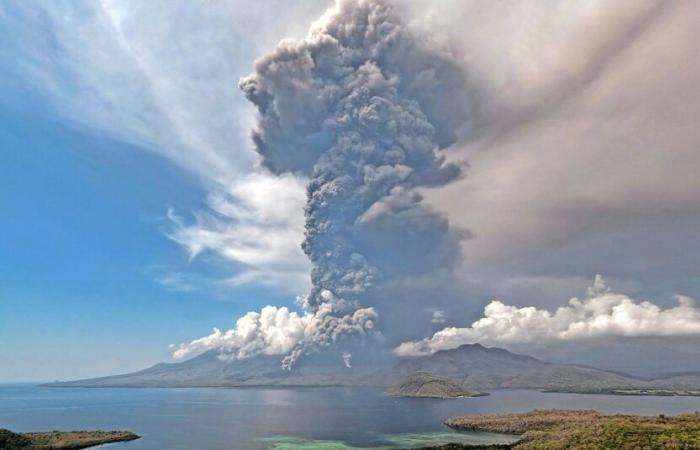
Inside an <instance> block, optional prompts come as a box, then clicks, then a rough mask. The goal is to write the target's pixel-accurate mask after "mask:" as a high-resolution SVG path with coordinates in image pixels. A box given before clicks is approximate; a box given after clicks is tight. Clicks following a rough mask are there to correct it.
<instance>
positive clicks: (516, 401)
mask: <svg viewBox="0 0 700 450" xmlns="http://www.w3.org/2000/svg"><path fill="white" fill-rule="evenodd" d="M535 408H592V409H597V410H601V411H606V412H620V413H636V414H652V415H653V414H667V415H670V414H678V413H682V412H693V411H700V397H619V396H604V395H577V394H544V393H540V392H536V391H522V390H503V391H495V392H493V393H492V394H491V396H488V397H478V398H465V399H457V400H433V399H407V398H392V397H386V396H384V395H382V393H381V391H379V390H375V389H344V388H300V389H73V388H45V387H36V386H28V385H5V386H0V428H9V429H12V430H15V431H42V430H54V429H57V430H80V429H126V430H130V431H133V432H135V433H138V434H140V435H141V436H142V439H139V440H137V441H133V442H129V443H120V444H113V445H109V446H104V447H105V450H106V449H107V448H109V450H234V449H236V450H239V449H241V450H246V449H312V448H313V449H321V448H323V449H336V448H356V447H380V446H391V445H394V446H396V444H397V443H398V444H401V445H419V444H423V443H430V442H441V441H444V440H445V439H447V438H449V437H450V436H453V435H459V438H460V439H454V440H460V441H462V442H474V443H477V442H494V441H496V440H498V439H502V437H501V436H494V435H488V434H471V435H462V434H459V433H452V432H451V431H450V430H449V429H448V428H446V427H445V426H443V425H442V421H443V420H445V419H447V418H449V417H452V416H455V415H460V414H480V413H505V412H523V411H529V410H531V409H535ZM446 433H450V434H447V436H446Z"/></svg>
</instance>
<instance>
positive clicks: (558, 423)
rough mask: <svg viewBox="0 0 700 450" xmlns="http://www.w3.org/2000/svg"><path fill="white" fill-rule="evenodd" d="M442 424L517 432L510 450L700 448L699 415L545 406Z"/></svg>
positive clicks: (473, 429)
mask: <svg viewBox="0 0 700 450" xmlns="http://www.w3.org/2000/svg"><path fill="white" fill-rule="evenodd" d="M446 423H447V425H449V426H451V427H453V428H455V429H460V430H472V431H490V432H501V433H513V434H521V435H522V438H521V439H520V441H518V442H517V443H516V444H515V445H513V446H512V448H513V449H514V450H534V449H537V450H558V449H581V450H583V449H586V450H588V449H591V450H598V449H600V450H602V449H629V450H632V449H634V450H637V449H700V413H695V414H685V415H680V416H672V417H665V416H663V415H661V416H627V415H606V414H601V413H598V412H596V411H563V410H547V411H531V412H529V413H525V414H508V415H500V416H499V415H496V416H462V417H456V418H453V419H450V420H448V421H447V422H446ZM464 448H469V447H464Z"/></svg>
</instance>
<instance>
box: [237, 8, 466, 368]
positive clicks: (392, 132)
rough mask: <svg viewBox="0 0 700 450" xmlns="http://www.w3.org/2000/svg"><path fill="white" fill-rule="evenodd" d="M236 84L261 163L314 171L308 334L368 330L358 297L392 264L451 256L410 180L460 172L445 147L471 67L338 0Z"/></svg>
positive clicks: (390, 271)
mask: <svg viewBox="0 0 700 450" xmlns="http://www.w3.org/2000/svg"><path fill="white" fill-rule="evenodd" d="M240 88H241V89H242V91H243V92H244V93H245V95H246V97H247V98H248V99H249V100H250V101H251V102H252V103H253V104H254V105H255V106H256V107H257V109H258V112H259V115H258V123H257V127H256V128H255V129H254V130H253V133H252V136H253V141H254V145H255V148H256V151H257V152H258V153H259V154H260V156H261V157H262V164H263V165H264V166H265V167H267V168H269V169H270V170H272V171H273V172H275V173H282V172H295V173H302V174H304V175H305V176H307V177H308V178H309V179H310V181H309V183H308V187H307V204H306V209H305V214H306V232H305V240H304V242H303V249H304V251H305V253H306V254H307V255H308V257H309V258H310V260H311V262H312V264H313V270H312V274H311V278H312V283H313V288H312V290H311V292H310V293H309V294H308V296H307V297H306V298H305V299H304V301H303V306H304V309H305V311H306V312H307V313H312V314H315V315H318V316H319V317H320V319H319V320H320V322H321V323H320V324H319V327H318V329H317V330H315V332H314V335H313V337H312V338H311V342H309V341H308V340H307V341H305V342H302V343H301V344H300V345H299V346H297V348H295V349H294V350H293V351H292V352H291V353H290V354H289V355H288V356H287V358H285V365H287V366H289V365H290V364H292V363H293V362H294V360H295V359H296V358H297V357H298V356H299V355H300V354H301V353H303V351H304V347H305V346H306V345H314V344H323V343H328V342H329V341H330V340H335V339H337V338H338V336H339V334H340V333H341V332H343V330H350V331H359V332H361V333H362V332H367V331H370V330H371V328H372V327H373V324H374V321H375V320H376V313H375V310H374V309H373V308H371V307H369V308H362V307H361V305H362V300H363V299H364V298H365V297H366V293H367V291H368V290H369V289H371V288H372V287H373V286H374V285H376V284H377V283H378V282H380V281H381V280H383V279H385V278H387V277H395V276H401V275H406V274H411V273H422V272H425V271H428V270H433V269H436V268H441V267H451V266H452V265H453V264H454V263H455V261H457V260H458V259H459V245H458V244H459V242H458V241H459V239H460V236H459V233H457V232H455V231H454V230H452V229H450V227H449V224H448V222H447V220H446V219H445V218H443V217H442V216H440V215H439V214H437V213H435V212H433V211H431V210H430V209H429V208H428V207H426V206H424V205H423V203H422V198H421V196H420V195H419V194H418V193H417V192H416V191H415V188H419V187H427V186H437V185H441V184H444V183H447V182H449V181H451V180H453V179H455V178H456V177H458V176H459V175H460V169H459V168H458V167H457V166H455V165H453V164H449V163H446V162H445V159H444V157H443V156H440V155H438V152H437V151H438V150H439V149H441V148H444V147H446V146H448V145H450V144H452V143H453V142H454V141H455V140H456V139H457V133H458V131H459V128H460V127H461V126H462V125H463V124H464V123H465V122H466V120H467V116H468V114H467V113H468V112H467V111H466V110H465V108H466V105H467V99H466V91H465V79H464V74H463V72H462V71H461V70H460V69H459V67H458V66H457V65H456V64H455V63H454V61H453V59H452V57H451V55H450V54H449V52H447V51H446V50H445V49H444V48H442V47H441V46H439V45H438V44H436V43H435V42H433V41H430V40H429V39H427V38H425V37H421V36H419V35H417V34H416V33H413V32H412V31H411V30H409V28H408V27H407V26H406V24H404V23H403V22H402V20H401V19H400V17H399V15H398V14H397V11H396V9H395V8H394V7H393V6H391V5H390V4H387V3H386V2H384V1H379V0H359V1H358V0H347V1H340V2H339V3H338V4H337V5H336V7H335V8H334V9H332V10H331V11H329V12H328V13H327V14H326V15H325V16H324V17H323V18H322V19H321V21H319V22H317V23H316V24H315V25H314V27H312V29H311V31H310V33H309V35H308V37H307V38H306V39H304V40H301V41H297V40H284V41H282V42H281V43H280V44H279V46H278V47H277V48H276V49H275V50H274V51H273V52H272V53H270V54H269V55H267V56H265V57H263V58H262V59H260V60H259V61H258V62H257V63H256V66H255V73H254V74H252V75H250V76H248V77H246V78H244V79H242V80H241V82H240Z"/></svg>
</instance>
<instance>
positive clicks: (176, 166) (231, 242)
mask: <svg viewBox="0 0 700 450" xmlns="http://www.w3.org/2000/svg"><path fill="white" fill-rule="evenodd" d="M349 1H350V0H349ZM555 3H556V7H550V5H549V4H548V5H544V4H542V5H538V4H534V5H533V3H532V2H527V1H523V2H506V3H501V2H489V3H486V2H483V1H481V0H473V1H472V0H444V1H442V2H430V1H428V0H406V1H402V2H400V5H401V6H400V12H401V14H403V15H404V16H405V17H406V18H407V22H408V23H409V26H410V27H411V29H412V30H414V31H416V32H417V33H419V34H420V33H430V36H432V37H431V39H430V40H429V41H430V42H431V43H438V44H439V46H444V47H445V48H450V49H451V50H454V54H455V55H457V56H456V58H457V61H458V64H459V67H460V68H461V69H463V70H464V73H465V74H467V75H468V76H467V82H468V83H467V84H468V86H467V90H468V94H469V95H468V97H469V101H470V102H471V103H470V104H469V105H467V106H468V107H467V108H466V109H467V110H469V111H470V113H471V114H472V115H473V117H472V119H473V124H472V125H474V126H475V127H476V128H471V129H470V131H469V132H465V133H464V136H462V137H461V139H460V141H458V142H457V143H455V144H454V145H452V146H451V147H450V148H448V149H446V151H445V154H446V155H447V156H448V158H449V159H450V160H452V161H456V162H460V163H463V166H464V167H465V168H467V170H466V176H464V177H462V178H460V179H459V180H457V181H455V182H452V183H450V184H447V185H446V186H444V187H442V188H439V189H426V190H425V192H423V194H424V195H425V198H426V202H427V203H428V204H429V205H430V206H431V208H434V210H435V211H437V212H439V213H440V214H442V215H444V217H445V218H447V219H449V221H450V223H451V224H452V225H453V226H454V227H458V228H462V229H464V230H468V231H469V233H468V234H467V235H468V236H470V237H469V239H465V240H464V241H463V242H462V243H461V248H462V254H463V261H460V264H459V267H458V268H457V269H455V270H456V272H455V273H454V274H453V275H454V277H453V278H450V280H449V282H448V281H445V279H440V278H437V279H430V277H425V279H423V278H421V277H418V279H416V280H413V279H411V280H404V281H406V282H407V283H408V285H410V286H412V287H413V292H412V293H411V294H412V296H410V299H405V298H403V297H401V296H398V297H399V298H398V299H394V298H391V299H388V300H385V301H383V302H381V304H379V305H371V306H377V307H378V308H379V309H380V316H379V317H380V319H379V320H380V323H382V322H383V324H384V326H385V328H384V329H383V331H384V334H385V335H386V337H387V339H388V340H387V342H388V343H389V344H387V345H391V346H394V345H398V344H400V343H401V340H406V339H408V340H409V341H407V342H408V343H409V344H411V345H415V346H416V347H415V348H416V349H417V350H415V351H419V352H426V351H427V352H429V351H433V350H434V349H436V348H445V345H448V346H449V345H455V342H457V343H459V342H462V341H463V340H464V339H474V336H478V338H479V339H480V340H483V342H486V343H491V344H493V345H503V346H507V347H508V348H511V349H514V350H518V351H524V352H528V353H533V354H536V355H539V356H542V355H547V356H548V357H549V356H551V357H552V358H558V359H560V360H563V361H568V360H569V359H574V360H576V361H585V362H587V363H590V364H598V365H606V367H609V368H614V369H619V370H624V369H625V367H623V366H622V365H616V361H615V358H612V357H608V356H606V354H605V352H601V351H600V350H599V349H600V346H599V344H596V346H594V347H595V348H596V349H597V350H596V351H595V352H591V351H590V349H591V348H593V347H590V346H589V344H590V342H589V343H587V341H586V339H587V338H590V336H588V337H585V336H584V337H583V338H580V339H579V338H576V339H574V340H572V341H570V342H568V343H562V342H560V341H558V340H557V339H558V338H557V337H556V336H555V337H552V336H550V335H547V334H544V335H541V336H538V338H537V340H536V342H533V341H527V339H525V338H528V336H525V338H523V339H520V338H522V336H520V335H518V333H514V336H516V337H518V339H520V340H517V339H515V340H513V341H507V342H506V341H503V340H502V339H501V340H499V339H498V338H499V336H498V333H495V334H494V333H492V330H488V329H487V330H485V331H484V330H482V331H483V332H482V331H479V330H475V328H474V327H473V326H471V325H470V324H472V322H473V321H475V320H477V319H479V318H482V317H483V316H484V315H485V314H486V313H485V312H484V306H485V305H487V304H490V302H491V301H492V300H494V299H498V300H501V301H503V302H504V304H505V305H507V306H512V308H513V309H512V310H509V311H510V313H509V314H511V313H512V316H508V318H509V319H511V320H512V321H513V323H515V324H516V325H517V324H518V323H519V322H518V320H520V319H521V318H522V317H521V316H522V314H521V313H523V311H524V310H521V309H518V308H523V307H535V308H536V309H537V311H538V312H539V313H542V314H544V312H543V311H545V310H548V311H554V310H555V309H556V308H558V307H562V306H566V305H568V300H569V299H570V298H571V297H574V296H577V297H579V298H586V299H587V300H590V301H591V302H592V303H588V304H589V305H592V304H593V303H595V300H596V299H600V298H603V300H602V301H603V302H607V301H611V302H613V303H612V304H615V305H618V304H624V305H632V306H633V307H634V308H633V309H632V310H631V312H634V313H635V314H639V317H643V318H645V320H646V319H648V320H647V322H646V323H652V324H653V326H652V327H651V329H649V328H644V329H642V328H640V327H639V326H638V325H639V323H640V321H637V322H634V321H632V322H631V323H623V324H617V325H619V326H618V328H617V329H614V330H612V331H611V330H604V331H602V332H600V333H599V334H596V335H595V336H593V337H595V338H602V339H604V340H605V339H609V341H605V342H606V343H607V344H609V346H610V348H611V349H612V348H613V347H614V346H615V345H617V344H616V343H618V344H619V345H620V346H618V347H616V348H617V350H620V349H621V348H624V349H625V352H627V350H628V349H631V350H630V351H639V352H643V351H646V349H647V348H648V346H649V345H650V344H649V340H648V339H651V338H653V339H656V340H657V341H658V342H657V344H655V345H656V347H654V348H655V349H656V350H655V351H656V353H655V355H656V357H658V358H661V359H663V358H664V357H668V358H671V359H669V364H677V363H678V364H680V363H681V362H687V361H688V360H692V359H693V358H694V357H695V356H697V357H698V358H700V345H697V344H698V342H697V335H698V333H697V332H696V331H695V330H697V329H698V328H697V327H700V312H699V310H698V308H696V307H693V306H687V308H685V309H683V308H682V309H680V310H673V309H672V308H673V307H674V305H676V304H677V303H678V299H677V298H675V297H674V296H676V295H680V296H683V297H679V298H681V299H692V298H695V299H698V298H700V274H699V273H698V270H697V267H699V266H700V248H698V246H699V245H700V231H699V230H700V200H699V199H700V178H699V177H698V176H697V174H698V173H700V157H698V155H699V154H700V153H699V152H698V150H697V145H698V142H700V133H699V132H698V127H697V124H696V123H695V122H696V118H697V117H698V116H700V91H698V89H697V86H696V81H697V79H698V76H700V64H698V61H700V51H699V49H698V47H697V45H695V42H696V36H695V34H696V30H697V24H698V22H700V7H697V6H696V4H694V3H692V2H685V3H677V4H669V3H664V2H658V1H656V0H649V1H644V2H636V3H635V4H634V7H624V6H621V5H620V6H619V5H617V4H616V5H611V4H610V3H609V2H606V1H599V0H591V1H590V2H580V3H576V4H571V3H570V2H567V1H564V0H562V1H561V2H555ZM332 5H333V1H332V0H314V1H308V2H303V3H301V2H288V1H286V0H268V1H264V2H255V3H254V4H253V3H252V2H249V1H247V0H226V1H221V2H214V3H211V2H210V3H196V2H191V1H189V0H182V1H171V0H167V1H166V0H163V1H160V0H154V1H149V2H142V1H139V0H102V1H99V2H87V1H84V2H82V1H67V0H66V1H60V0H59V1H41V0H36V1H34V0H27V1H22V2H14V3H10V2H6V3H4V4H2V5H0V58H2V60H3V62H4V63H3V66H2V69H0V214H1V219H0V361H2V364H0V381H17V380H50V379H69V378H79V377H88V376H99V375H108V374H112V373H115V372H126V371H130V370H136V369H141V368H144V367H146V366H149V365H151V364H154V363H157V362H161V361H171V360H172V357H173V351H174V350H173V348H169V345H170V344H175V345H177V346H180V345H181V344H183V346H182V347H178V348H180V349H182V351H183V354H186V355H188V356H189V355H191V354H195V353H196V352H197V351H201V350H203V349H205V348H210V347H212V346H215V345H229V346H232V347H233V348H237V347H236V346H240V345H241V344H240V343H239V341H240V340H241V339H242V338H241V337H240V336H241V335H242V334H244V333H243V331H242V330H243V328H241V327H238V326H236V325H235V321H236V319H237V318H240V317H246V318H248V319H251V318H253V319H251V320H253V322H255V320H257V321H258V322H255V323H256V326H257V327H258V328H256V333H257V332H259V333H260V335H258V334H255V333H253V334H254V336H253V337H254V338H258V337H260V336H267V337H266V338H265V339H267V338H268V337H269V335H265V332H266V330H265V329H263V327H262V325H261V324H260V323H259V322H260V321H259V315H260V314H259V313H258V312H257V311H260V310H261V308H263V307H264V306H266V305H271V306H272V308H271V309H267V310H266V311H267V312H268V313H269V314H271V315H272V316H274V318H275V319H274V320H273V319H270V320H272V322H271V323H272V324H273V326H272V328H271V330H272V334H273V335H275V336H277V335H279V336H282V337H283V338H287V337H289V336H288V335H287V334H285V333H287V332H289V331H290V330H289V329H287V328H285V326H287V325H288V324H292V325H294V326H295V327H296V326H302V327H303V326H305V325H308V323H309V321H312V320H313V318H314V316H313V314H311V315H308V314H307V315H305V314H306V313H308V311H306V312H305V311H302V310H301V309H300V308H299V307H298V306H297V305H296V304H295V299H296V297H297V296H300V295H304V294H306V293H307V292H308V290H309V288H310V281H309V271H310V268H311V266H310V264H309V262H308V261H307V258H306V256H305V255H304V254H303V253H302V251H301V249H300V247H299V244H300V243H301V241H302V240H303V238H304V215H303V207H304V204H305V183H306V181H307V180H306V179H305V178H304V177H303V176H299V175H292V174H281V175H279V176H277V175H273V174H271V173H269V172H266V171H264V170H262V169H261V168H260V167H259V164H258V160H257V158H256V155H255V153H254V152H253V150H252V144H251V142H250V138H249V136H250V130H251V128H253V127H254V126H255V120H256V119H255V117H256V116H255V109H254V108H253V106H252V105H250V104H249V103H248V102H247V101H246V100H245V98H244V97H243V95H242V94H241V93H240V91H239V89H238V87H237V85H238V82H239V80H240V78H241V77H244V76H246V75H248V74H250V73H251V72H252V71H253V70H254V69H253V68H254V63H255V60H256V59H257V58H259V57H261V56H263V55H265V54H267V53H269V52H270V51H272V50H273V49H274V48H275V46H276V45H277V44H278V42H279V41H280V40H281V39H283V38H289V37H291V38H295V39H303V38H304V36H306V34H307V30H308V29H309V25H310V24H311V23H312V22H313V21H314V20H316V19H318V18H319V17H320V16H321V15H322V14H323V12H324V11H325V10H326V9H327V8H328V7H330V6H332ZM628 6H629V5H628ZM319 23H321V24H323V23H325V22H319ZM317 26H318V25H317ZM420 35H421V36H422V34H420ZM441 48H442V47H441ZM597 274H602V275H603V276H604V277H605V278H606V279H607V280H608V282H609V284H610V289H612V290H610V291H606V290H605V289H603V287H601V286H604V283H603V282H602V281H600V280H599V279H598V278H596V275H597ZM594 280H598V281H600V283H598V281H596V283H598V284H599V286H598V291H595V289H594V290H593V291H595V292H597V293H598V294H601V293H604V295H603V294H601V295H602V297H600V296H599V297H596V296H595V295H593V296H592V297H591V298H588V297H586V295H588V294H586V292H587V290H586V289H587V287H589V286H591V284H593V283H594ZM411 283H415V284H411ZM421 283H424V284H421ZM605 286H607V285H605ZM606 289H607V288H606ZM588 292H589V293H590V292H592V291H588ZM607 295H611V296H612V297H606V296H607ZM645 301H648V302H650V303H648V304H649V305H652V307H651V308H650V309H647V310H640V309H635V308H637V307H638V306H640V305H647V303H644V302H645ZM683 302H685V300H682V301H681V303H683ZM683 304H685V303H683ZM364 306H370V305H364ZM656 307H658V308H657V309H654V308H656ZM625 311H626V310H625ZM669 311H670V313H669ZM680 313H683V314H685V317H686V318H688V323H687V324H685V325H684V326H687V328H685V329H684V330H685V331H683V332H682V333H681V335H680V336H679V335H678V333H677V332H675V331H669V329H670V328H669V325H668V324H669V323H671V322H673V321H674V320H675V319H677V318H678V314H680ZM382 314H383V316H382ZM606 314H607V313H606ZM599 317H603V318H604V319H606V320H607V319H609V317H607V316H605V314H603V316H599ZM696 317H697V318H696ZM595 318H596V316H595V315H594V316H591V317H587V318H586V319H585V320H584V323H583V325H590V323H593V321H594V319H595ZM589 319H590V320H589ZM275 321H278V322H279V323H277V322H275ZM587 321H588V322H587ZM397 323H398V324H399V325H400V326H399V327H396V326H395V324H397ZM407 323H408V324H411V326H406V324H407ZM522 325H523V326H522V327H521V328H522V329H526V328H527V327H526V324H525V322H523V324H522ZM568 325H570V324H569V323H568V322H566V321H564V322H563V323H559V322H556V321H555V322H552V323H551V327H550V328H551V329H556V328H557V327H562V326H564V327H565V326H568ZM447 326H453V327H455V329H456V330H457V332H456V334H455V336H447V338H449V339H445V340H444V341H442V340H441V339H443V338H446V335H445V334H437V335H434V336H433V333H435V332H437V331H439V330H440V329H441V328H443V327H447ZM213 327H218V328H220V329H221V330H223V333H226V332H227V331H228V332H229V333H228V334H226V335H225V336H224V337H221V336H219V335H216V333H214V334H213V335H211V336H210V335H209V333H210V332H211V329H212V328H213ZM392 327H394V329H393V330H392V329H391V328H392ZM291 328H294V327H290V329H291ZM399 328H400V331H401V332H400V333H398V332H397V330H398V329H399ZM671 328H672V327H671ZM294 329H295V330H296V328H294ZM620 329H624V330H625V333H628V334H626V335H625V337H624V339H627V340H625V341H624V342H621V341H620V339H622V338H621V337H620V334H621V332H620ZM292 331H294V330H292ZM595 333H598V332H597V331H596V332H595ZM595 333H593V334H595ZM674 333H675V334H674ZM253 334H251V335H253ZM623 334H624V333H623ZM399 335H400V337H401V340H398V339H399V338H398V336H399ZM212 336H214V338H212ZM226 336H227V337H226ZM392 336H393V337H395V338H396V339H397V341H396V342H393V341H392ZM669 336H670V337H669ZM200 337H204V340H199V341H197V339H198V338H200ZM641 337H644V338H647V340H646V341H644V342H642V341H641V340H640V341H637V340H635V339H637V338H641ZM671 338H673V339H671ZM460 339H461V340H460ZM489 339H491V341H489ZM674 339H675V340H674ZM273 340H274V339H273ZM192 341H194V342H193V343H192V344H188V343H189V342H192ZM526 341H527V342H526ZM290 342H291V343H292V344H294V343H295V342H296V341H293V340H292V341H290ZM445 342H447V343H445ZM265 343H266V345H267V344H270V342H268V341H265ZM591 345H593V344H591ZM270 346H273V345H272V344H270ZM409 347H410V345H409V346H408V347H405V348H409ZM265 348H268V347H265ZM284 348H285V349H286V348H287V346H284ZM411 348H413V347H411ZM671 348H672V349H673V351H670V350H669V349H671ZM538 352H540V353H538ZM611 352H612V353H611V354H614V352H613V351H612V350H611ZM649 352H651V350H649ZM619 353H620V351H618V354H619ZM275 354H276V353H275ZM673 355H680V356H678V357H676V356H673ZM567 358H568V359H567ZM673 358H676V359H673ZM620 364H622V363H620ZM635 364H637V363H635ZM637 366H639V364H637ZM637 366H635V367H637ZM687 368H689V369H692V367H687ZM647 369H648V368H647ZM696 369H700V367H697V368H696Z"/></svg>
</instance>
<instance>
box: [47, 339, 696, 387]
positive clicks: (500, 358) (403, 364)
mask: <svg viewBox="0 0 700 450" xmlns="http://www.w3.org/2000/svg"><path fill="white" fill-rule="evenodd" d="M312 359H313V358H312ZM416 373H426V374H430V375H431V376H435V377H442V378H446V379H449V380H451V381H453V382H454V383H456V384H457V385H459V386H460V387H461V388H462V389H465V390H472V391H483V390H488V389H502V388H518V389H544V390H557V391H562V390H564V391H565V390H573V391H579V392H580V391H587V390H591V391H599V390H601V389H611V388H660V387H670V386H673V387H676V386H681V387H686V388H689V387H690V388H696V387H697V386H700V376H698V375H696V374H695V373H694V372H691V373H684V374H674V375H675V377H669V378H664V379H654V380H642V379H639V378H636V377H634V376H630V375H627V374H622V373H618V372H612V371H606V370H602V369H597V368H594V367H588V366H582V365H567V364H556V363H550V362H546V361H542V360H540V359H537V358H534V357H532V356H528V355H521V354H517V353H513V352H510V351H508V350H505V349H502V348H498V347H484V346H483V345H481V344H478V343H475V344H465V345H462V346H460V347H457V348H455V349H449V350H440V351H438V352H436V353H434V354H432V355H429V356H420V357H412V358H403V359H399V361H398V362H397V363H396V364H394V365H391V366H386V367H379V368H377V367H371V366H357V367H345V366H344V365H342V364H340V363H338V362H337V361H335V360H333V361H331V362H328V361H325V362H324V361H323V359H322V358H317V360H316V361H312V362H306V363H304V362H302V364H299V365H298V366H297V367H295V368H294V369H293V370H292V371H287V370H283V369H282V368H281V367H280V362H279V357H278V356H270V355H258V356H255V357H251V358H247V359H243V360H230V359H227V358H222V357H220V355H219V353H218V351H217V350H209V351H206V352H204V353H202V354H200V355H198V356H195V357H194V358H191V359H189V360H186V361H183V362H179V363H158V364H155V365H153V366H151V367H149V368H146V369H143V370H141V371H137V372H132V373H127V374H121V375H112V376H107V377H100V378H90V379H84V380H75V381H65V382H55V383H51V384H49V385H48V386H54V387H245V386H249V387H253V386H258V387H262V386H277V387H282V386H367V387H370V386H371V387H382V388H386V387H389V386H392V385H395V384H396V383H397V382H398V381H400V380H404V379H407V378H409V377H411V376H413V375H414V374H416ZM679 375H680V376H679Z"/></svg>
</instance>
